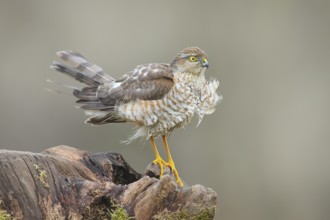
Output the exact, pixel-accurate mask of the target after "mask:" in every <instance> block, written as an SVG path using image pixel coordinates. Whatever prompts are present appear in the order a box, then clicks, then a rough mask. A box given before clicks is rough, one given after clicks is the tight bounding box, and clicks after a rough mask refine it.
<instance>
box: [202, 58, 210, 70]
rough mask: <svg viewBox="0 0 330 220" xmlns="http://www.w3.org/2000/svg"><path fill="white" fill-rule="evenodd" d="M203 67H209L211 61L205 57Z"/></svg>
mask: <svg viewBox="0 0 330 220" xmlns="http://www.w3.org/2000/svg"><path fill="white" fill-rule="evenodd" d="M202 67H206V68H209V62H207V59H203V61H202Z"/></svg>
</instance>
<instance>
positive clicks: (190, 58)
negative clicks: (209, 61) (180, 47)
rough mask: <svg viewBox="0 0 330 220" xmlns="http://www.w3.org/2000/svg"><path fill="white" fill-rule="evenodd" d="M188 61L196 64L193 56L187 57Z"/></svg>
mask: <svg viewBox="0 0 330 220" xmlns="http://www.w3.org/2000/svg"><path fill="white" fill-rule="evenodd" d="M189 60H190V61H191V62H196V61H197V57H195V56H190V57H189Z"/></svg>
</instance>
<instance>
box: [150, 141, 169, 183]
mask: <svg viewBox="0 0 330 220" xmlns="http://www.w3.org/2000/svg"><path fill="white" fill-rule="evenodd" d="M150 143H151V145H152V148H153V149H154V151H155V156H156V159H155V160H154V161H153V163H154V164H158V165H159V169H160V174H159V177H162V176H163V174H164V167H163V164H164V165H165V166H169V165H168V163H166V162H165V160H164V159H163V158H162V157H161V156H160V154H159V153H158V150H157V147H156V143H155V139H154V137H150Z"/></svg>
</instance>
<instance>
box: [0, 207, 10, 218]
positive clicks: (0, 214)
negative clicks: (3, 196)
mask: <svg viewBox="0 0 330 220" xmlns="http://www.w3.org/2000/svg"><path fill="white" fill-rule="evenodd" d="M0 220H11V216H10V214H8V212H7V211H6V210H3V209H0Z"/></svg>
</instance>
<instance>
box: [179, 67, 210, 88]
mask: <svg viewBox="0 0 330 220" xmlns="http://www.w3.org/2000/svg"><path fill="white" fill-rule="evenodd" d="M204 72H205V70H202V71H201V73H200V74H199V75H194V74H187V73H180V72H178V73H177V74H175V75H174V80H175V82H176V83H180V84H185V85H186V86H191V87H193V88H194V89H198V90H200V89H201V88H202V87H203V85H204V84H205V75H204Z"/></svg>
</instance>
